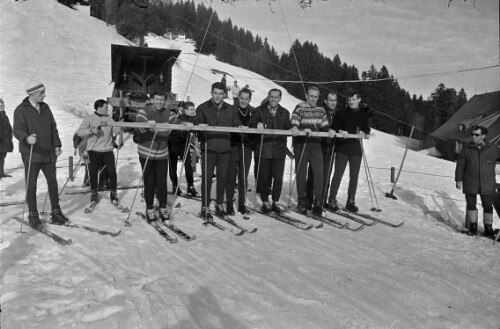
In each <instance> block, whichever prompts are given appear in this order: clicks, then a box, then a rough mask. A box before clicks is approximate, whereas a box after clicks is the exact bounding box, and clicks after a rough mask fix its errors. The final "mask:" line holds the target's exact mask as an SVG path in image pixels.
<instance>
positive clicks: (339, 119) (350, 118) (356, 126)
mask: <svg viewBox="0 0 500 329" xmlns="http://www.w3.org/2000/svg"><path fill="white" fill-rule="evenodd" d="M332 127H333V130H335V131H336V132H338V131H339V130H343V131H347V132H348V133H349V134H357V133H358V132H359V131H362V132H364V133H365V134H367V135H368V134H369V133H370V127H369V123H368V107H364V106H363V107H360V108H359V109H356V110H353V109H351V108H349V107H348V108H345V109H341V110H340V111H338V112H337V114H336V115H335V120H333V124H332ZM335 152H338V153H343V154H345V155H349V156H352V155H362V154H363V152H362V150H361V145H360V140H358V139H356V138H337V140H336V142H335Z"/></svg>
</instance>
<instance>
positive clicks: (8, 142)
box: [0, 111, 14, 153]
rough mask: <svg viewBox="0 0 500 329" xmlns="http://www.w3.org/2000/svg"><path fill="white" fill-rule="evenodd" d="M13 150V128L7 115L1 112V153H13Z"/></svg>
mask: <svg viewBox="0 0 500 329" xmlns="http://www.w3.org/2000/svg"><path fill="white" fill-rule="evenodd" d="M13 150H14V145H13V144H12V126H11V125H10V121H9V117H8V116H7V114H6V113H5V112H4V111H2V112H0V153H7V152H12V151H13Z"/></svg>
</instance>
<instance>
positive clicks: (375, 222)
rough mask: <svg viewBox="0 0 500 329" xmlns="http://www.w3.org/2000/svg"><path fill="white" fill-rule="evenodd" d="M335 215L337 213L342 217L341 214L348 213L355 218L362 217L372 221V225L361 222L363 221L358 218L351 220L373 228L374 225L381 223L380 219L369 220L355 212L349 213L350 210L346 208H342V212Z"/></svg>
mask: <svg viewBox="0 0 500 329" xmlns="http://www.w3.org/2000/svg"><path fill="white" fill-rule="evenodd" d="M335 213H336V214H339V215H341V214H343V213H346V214H348V215H354V216H356V215H358V216H360V217H362V218H366V219H369V220H371V222H370V223H368V222H366V221H364V220H361V219H359V218H356V219H354V218H351V219H352V220H353V221H356V222H358V223H360V224H363V225H365V226H373V225H375V224H377V223H378V222H379V219H378V218H367V217H364V216H361V215H360V214H358V213H355V212H352V211H349V210H347V209H345V208H342V209H341V210H339V211H338V212H335ZM341 216H342V215H341Z"/></svg>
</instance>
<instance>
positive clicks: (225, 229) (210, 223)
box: [198, 213, 244, 235]
mask: <svg viewBox="0 0 500 329" xmlns="http://www.w3.org/2000/svg"><path fill="white" fill-rule="evenodd" d="M198 217H199V218H201V219H202V220H203V225H205V226H206V225H212V226H213V227H216V228H218V229H219V230H221V231H229V232H231V233H232V234H234V235H242V234H243V233H244V232H243V231H241V230H240V231H236V230H233V229H232V228H227V227H225V226H223V225H221V224H219V223H217V222H215V221H214V220H213V219H212V220H205V217H203V216H201V213H200V214H198Z"/></svg>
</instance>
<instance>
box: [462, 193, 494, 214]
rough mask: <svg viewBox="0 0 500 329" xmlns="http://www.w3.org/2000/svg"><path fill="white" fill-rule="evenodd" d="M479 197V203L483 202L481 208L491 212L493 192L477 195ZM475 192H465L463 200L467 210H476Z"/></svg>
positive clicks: (488, 212)
mask: <svg viewBox="0 0 500 329" xmlns="http://www.w3.org/2000/svg"><path fill="white" fill-rule="evenodd" d="M479 196H480V197H481V203H482V204H483V210H484V212H485V213H487V214H492V213H493V201H494V199H495V194H494V193H493V194H488V195H483V194H480V195H479ZM476 201H477V194H466V195H465V202H466V203H467V210H477V208H476Z"/></svg>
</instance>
